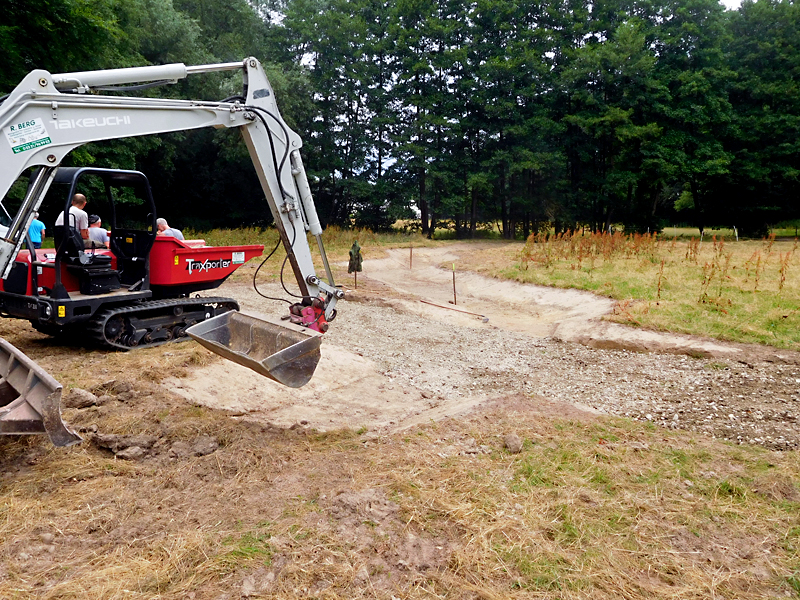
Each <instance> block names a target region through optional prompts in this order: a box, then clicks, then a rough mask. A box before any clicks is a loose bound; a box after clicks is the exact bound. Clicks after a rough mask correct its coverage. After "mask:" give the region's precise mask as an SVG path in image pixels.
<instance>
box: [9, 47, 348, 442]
mask: <svg viewBox="0 0 800 600" xmlns="http://www.w3.org/2000/svg"><path fill="white" fill-rule="evenodd" d="M220 71H240V72H241V73H242V75H243V79H244V85H243V90H242V93H241V95H238V96H234V97H231V98H227V99H225V100H223V101H220V102H208V101H199V100H172V99H162V98H145V97H136V96H131V95H127V96H126V95H125V93H126V92H130V91H135V90H139V89H143V88H145V87H150V86H152V85H160V84H166V83H175V82H177V81H178V80H180V79H183V78H186V77H188V76H190V75H197V74H203V73H215V72H220ZM100 92H114V94H115V95H108V94H106V95H103V94H101V93H100ZM204 127H214V128H236V129H238V130H239V131H240V132H241V134H242V136H243V138H244V142H245V144H246V146H247V149H248V151H249V153H250V156H251V158H252V161H253V165H254V167H255V170H256V173H257V175H258V178H259V180H260V182H261V186H262V188H263V191H264V195H265V197H266V200H267V203H268V204H269V207H270V210H271V212H272V216H273V219H274V222H275V226H276V228H277V230H278V233H279V234H280V240H281V242H282V243H283V246H284V248H285V250H286V253H287V260H288V262H289V263H290V265H291V268H292V270H293V272H294V275H295V278H296V280H297V283H298V286H299V288H300V294H299V298H300V301H299V302H296V303H295V304H293V305H292V306H291V308H290V314H289V315H285V316H284V317H283V318H280V319H272V318H267V317H263V316H261V315H254V314H247V313H243V312H240V311H239V304H238V302H237V301H236V300H235V299H233V298H224V297H217V296H200V295H198V293H199V292H202V291H206V290H211V289H214V288H216V287H218V286H219V285H220V284H221V283H222V282H223V281H224V280H225V279H226V278H227V277H228V276H230V275H231V273H233V271H234V270H236V269H237V268H238V267H239V266H241V265H242V264H244V263H245V262H246V261H248V260H249V259H251V258H253V257H256V256H259V255H261V254H262V252H263V250H264V247H263V246H261V245H257V244H253V245H242V246H207V245H206V244H205V243H204V241H203V240H178V239H176V238H174V237H164V236H157V235H156V216H157V213H156V203H155V202H154V200H153V195H152V193H151V190H150V186H149V183H148V180H147V177H146V176H145V175H144V174H143V173H140V172H137V171H124V170H112V169H100V168H95V167H91V166H86V167H77V168H76V167H61V166H60V164H61V162H62V161H63V159H64V157H65V156H66V155H67V154H68V153H69V152H70V151H72V150H73V149H75V148H78V147H79V146H81V145H83V144H86V143H89V142H95V141H100V140H112V139H119V138H126V137H133V136H143V135H153V134H159V133H167V132H175V131H185V130H192V129H200V128H204ZM0 130H2V135H0V198H2V201H0V209H2V212H0V215H3V214H4V215H5V217H7V219H8V226H7V227H3V228H0V275H1V276H2V281H0V314H2V316H5V317H10V318H17V319H25V320H28V321H30V323H31V324H32V325H33V327H35V328H36V329H37V330H38V331H40V332H43V333H46V334H48V335H55V336H59V335H70V336H75V337H76V338H77V337H80V336H82V337H83V338H87V337H88V338H89V339H90V340H92V341H93V342H95V343H97V344H99V345H100V346H103V347H106V348H110V349H115V350H131V349H133V348H142V347H148V346H155V345H159V344H164V343H167V342H171V341H173V340H180V339H188V338H192V339H195V340H196V341H198V342H199V343H201V344H202V345H204V346H205V347H207V348H209V349H210V350H211V351H213V352H216V353H217V354H220V355H222V356H224V357H226V358H228V359H230V360H233V361H235V362H237V363H239V364H242V365H244V366H246V367H249V368H251V369H253V370H255V371H257V372H258V373H260V374H262V375H264V376H266V377H269V378H271V379H273V380H275V381H278V382H280V383H282V384H284V385H287V386H290V387H300V386H302V385H304V384H305V383H307V382H308V381H309V379H310V378H311V376H312V375H313V372H314V370H315V368H316V365H317V363H318V361H319V356H320V353H319V347H320V341H321V339H320V338H321V335H322V333H324V331H326V330H327V327H328V322H329V321H332V320H333V319H334V318H335V316H336V308H335V306H336V302H337V300H339V299H341V298H343V296H344V293H343V292H342V290H340V289H338V288H337V287H336V286H335V284H334V282H333V275H332V273H331V268H330V265H329V264H328V259H327V257H326V254H325V249H324V246H323V243H322V227H321V226H320V222H319V218H318V217H317V212H316V208H315V206H314V201H313V199H312V196H311V189H310V187H309V184H308V179H307V177H306V173H305V169H304V167H303V162H302V159H301V157H300V148H301V147H302V141H301V139H300V137H299V136H298V135H297V134H296V133H295V132H293V131H292V130H291V129H290V128H289V127H288V126H287V124H286V123H285V121H284V120H283V118H282V117H281V114H280V112H279V110H278V106H277V104H276V102H275V95H274V92H273V90H272V87H271V85H270V83H269V81H268V80H267V77H266V75H265V73H264V70H263V68H262V66H261V64H260V63H259V61H258V60H256V59H255V58H248V59H246V60H244V61H242V62H235V63H224V64H214V65H197V66H186V65H184V64H181V63H178V64H169V65H157V66H148V67H133V68H126V69H113V70H102V71H85V72H76V73H61V74H51V73H49V72H47V71H44V70H35V71H32V72H31V73H29V74H28V75H27V76H26V77H25V78H24V79H23V80H22V82H21V83H20V84H19V85H18V86H17V87H16V88H15V89H14V90H13V91H12V92H11V93H9V94H8V95H6V96H4V97H2V98H0ZM25 174H28V182H27V190H26V192H25V194H24V197H23V198H22V199H21V201H19V200H18V201H16V202H15V201H13V200H11V199H9V198H8V197H7V195H8V193H9V190H10V189H11V187H12V185H13V184H14V183H15V182H16V181H17V180H18V179H20V178H21V177H22V176H24V175H25ZM87 180H91V181H93V182H94V183H93V184H92V185H93V186H94V187H93V188H92V189H94V190H102V195H103V197H104V200H105V201H106V202H107V204H106V206H107V207H108V211H109V212H110V221H109V225H110V236H109V243H108V244H107V247H100V248H86V247H85V246H86V244H85V242H84V239H83V238H82V236H81V233H80V231H79V230H78V228H77V227H76V225H77V224H76V223H75V222H74V221H72V220H71V219H70V218H67V219H64V224H63V225H60V226H56V227H55V231H54V236H53V237H54V239H55V248H53V249H42V248H35V247H34V246H33V244H32V242H31V240H30V237H29V236H28V233H27V232H28V228H29V226H30V224H31V221H32V220H33V219H34V217H35V214H36V213H37V211H39V209H40V207H41V206H42V205H43V203H44V205H45V206H50V207H51V208H52V207H54V208H55V210H58V209H62V210H63V211H64V212H63V215H70V204H71V200H72V198H73V197H74V195H75V194H76V193H77V191H78V190H80V189H81V186H82V185H83V184H84V183H85V182H86V181H87ZM131 198H134V199H135V201H134V202H131V201H130V199H131ZM14 205H17V206H14ZM131 207H135V208H138V209H139V213H140V214H138V215H135V214H132V213H133V212H135V211H132V210H131ZM307 233H310V234H311V235H312V236H314V238H315V239H316V240H317V246H318V249H319V254H320V257H321V261H322V265H323V267H324V269H325V272H326V278H327V281H323V280H321V279H320V278H319V277H317V274H316V272H315V269H314V264H313V260H312V253H311V249H310V247H309V244H308V241H307ZM61 391H62V388H61V385H60V384H59V383H58V382H57V381H56V380H55V379H54V378H53V377H52V376H51V375H50V374H48V373H47V372H45V371H44V370H43V369H42V368H41V367H40V366H39V365H37V364H36V362H34V361H33V360H31V359H30V358H28V357H27V356H26V355H25V354H24V353H23V352H21V351H20V350H19V349H17V348H15V347H14V346H13V345H11V344H9V343H8V342H7V341H5V340H2V339H0V434H9V435H20V434H28V433H46V434H48V435H49V436H50V439H51V440H52V442H53V443H54V444H55V445H57V446H67V445H70V444H74V443H77V442H78V441H80V439H81V438H80V437H79V436H78V435H77V434H75V433H74V432H72V431H71V430H70V429H69V428H68V427H67V426H66V425H65V424H64V422H63V421H62V419H61V408H60V399H61Z"/></svg>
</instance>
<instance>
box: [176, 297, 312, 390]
mask: <svg viewBox="0 0 800 600" xmlns="http://www.w3.org/2000/svg"><path fill="white" fill-rule="evenodd" d="M186 333H187V334H189V335H190V336H191V337H192V338H194V339H195V340H197V341H198V342H200V343H201V344H202V345H203V346H205V347H206V348H208V349H209V350H211V351H212V352H215V353H217V354H219V355H221V356H224V357H225V358H227V359H229V360H232V361H233V362H235V363H239V364H240V365H243V366H245V367H248V368H249V369H252V370H253V371H255V372H256V373H259V374H261V375H263V376H264V377H269V378H270V379H272V380H273V381H277V382H278V383H282V384H283V385H286V386H288V387H291V388H299V387H302V386H304V385H305V384H306V383H308V381H309V380H310V379H311V376H312V375H313V374H314V370H315V369H316V368H317V363H318V362H319V355H320V353H319V347H320V343H321V341H322V340H321V338H322V334H320V333H317V332H316V331H312V330H310V329H307V328H305V327H301V326H300V325H295V324H294V323H287V322H282V321H275V320H273V319H270V318H268V317H264V316H260V315H259V316H255V315H252V314H247V313H241V312H236V311H228V312H225V313H222V314H221V315H218V316H216V317H212V318H211V319H206V320H205V321H201V322H200V323H198V324H196V325H192V326H191V327H190V328H189V329H187V330H186Z"/></svg>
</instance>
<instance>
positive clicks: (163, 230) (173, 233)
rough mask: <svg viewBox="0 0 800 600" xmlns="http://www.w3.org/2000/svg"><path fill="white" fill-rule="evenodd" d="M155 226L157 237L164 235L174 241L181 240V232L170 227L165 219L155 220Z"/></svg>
mask: <svg viewBox="0 0 800 600" xmlns="http://www.w3.org/2000/svg"><path fill="white" fill-rule="evenodd" d="M156 226H157V227H158V233H157V235H166V236H170V237H174V238H175V239H176V240H183V234H182V233H181V230H180V229H175V228H174V227H170V226H169V225H168V224H167V220H166V219H156Z"/></svg>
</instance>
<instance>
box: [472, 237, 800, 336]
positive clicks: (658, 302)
mask: <svg viewBox="0 0 800 600" xmlns="http://www.w3.org/2000/svg"><path fill="white" fill-rule="evenodd" d="M482 247H486V245H482ZM462 258H463V260H461V261H460V264H461V265H462V267H464V268H470V269H473V270H477V271H479V272H483V273H484V274H487V275H494V276H499V277H504V278H511V279H516V280H518V281H523V282H529V283H537V284H541V285H551V286H556V287H572V288H578V289H585V290H590V291H593V292H596V293H599V294H603V295H606V296H609V297H611V298H615V299H616V300H618V307H617V310H616V311H615V315H614V317H613V318H615V319H616V320H618V321H620V322H625V323H628V324H631V325H636V326H642V327H648V328H653V329H660V330H665V331H674V332H679V333H688V334H694V335H702V336H708V337H715V338H719V339H724V340H731V341H737V342H755V343H761V344H769V345H772V346H776V347H781V348H789V349H795V350H797V349H800V310H798V307H800V253H798V244H797V242H796V241H794V240H791V241H777V240H775V239H774V238H771V239H767V240H762V241H742V242H730V241H728V240H725V239H716V238H714V237H711V238H706V240H705V241H704V242H700V240H699V239H697V238H690V239H688V240H678V239H665V238H661V237H655V236H646V235H644V236H642V235H636V236H623V235H621V234H615V235H613V236H609V235H607V234H606V235H600V234H596V235H586V236H581V235H580V234H576V235H564V236H550V237H547V238H535V239H534V238H532V239H530V240H529V241H528V242H527V243H525V244H519V243H514V244H496V245H492V246H491V247H490V249H482V250H477V251H476V252H474V253H471V255H470V256H464V257H462Z"/></svg>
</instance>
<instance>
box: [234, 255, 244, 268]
mask: <svg viewBox="0 0 800 600" xmlns="http://www.w3.org/2000/svg"><path fill="white" fill-rule="evenodd" d="M231 260H232V262H233V264H235V265H242V264H244V252H234V253H233V256H232V257H231Z"/></svg>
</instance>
